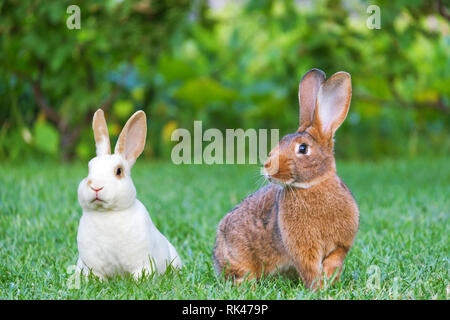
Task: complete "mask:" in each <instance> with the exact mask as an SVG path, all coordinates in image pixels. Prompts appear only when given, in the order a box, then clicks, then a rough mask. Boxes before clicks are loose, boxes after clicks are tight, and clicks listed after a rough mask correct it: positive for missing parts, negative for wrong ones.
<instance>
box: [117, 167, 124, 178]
mask: <svg viewBox="0 0 450 320" xmlns="http://www.w3.org/2000/svg"><path fill="white" fill-rule="evenodd" d="M116 176H118V177H122V176H123V168H122V167H121V166H118V167H117V168H116Z"/></svg>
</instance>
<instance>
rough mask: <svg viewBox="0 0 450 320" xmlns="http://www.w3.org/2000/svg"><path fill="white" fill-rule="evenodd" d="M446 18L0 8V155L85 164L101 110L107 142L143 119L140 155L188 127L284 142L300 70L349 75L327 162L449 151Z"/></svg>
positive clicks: (8, 1)
mask: <svg viewBox="0 0 450 320" xmlns="http://www.w3.org/2000/svg"><path fill="white" fill-rule="evenodd" d="M71 4H76V5H78V6H79V7H80V9H81V29H80V30H70V29H68V28H67V27H66V20H67V18H68V17H69V16H70V14H68V13H67V12H66V9H67V7H68V6H69V5H71ZM372 4H375V5H378V6H379V7H380V10H381V11H380V13H381V29H379V30H377V29H369V28H368V27H367V26H366V21H367V19H368V18H369V16H370V15H371V14H370V13H367V11H366V10H367V7H368V6H369V5H372ZM449 19H450V10H449V6H448V2H447V1H439V0H437V1H425V0H415V1H410V0H399V1H358V0H348V1H345V0H341V1H339V0H331V1H326V0H320V1H313V0H296V1H282V0H279V1H278V0H277V1H275V0H272V1H271V0H255V1H253V0H248V1H244V0H241V1H231V0H230V1H226V0H210V1H206V0H193V1H187V0H167V1H155V0H140V1H125V0H124V1H118V0H107V1H72V0H70V1H44V0H35V1H28V0H2V1H1V2H0V123H1V128H0V161H6V162H16V161H24V160H26V159H47V158H49V159H56V160H66V161H70V160H77V159H78V160H86V159H89V158H90V157H92V156H93V155H94V151H95V148H94V142H93V134H92V132H91V119H92V114H93V112H94V111H95V110H96V109H97V108H99V107H101V108H103V109H104V110H105V112H106V117H107V121H108V124H109V130H110V134H111V137H112V140H113V141H112V142H113V143H114V142H115V140H116V139H117V136H118V134H119V132H120V129H121V127H122V126H123V124H124V123H125V121H126V120H127V119H128V117H129V116H130V115H131V114H132V113H133V112H134V111H135V110H138V109H142V110H145V111H146V113H147V116H148V119H149V133H148V141H147V146H146V149H145V152H144V158H146V159H168V158H170V152H171V148H172V146H173V145H174V143H173V142H171V141H170V137H171V133H172V132H173V130H175V129H176V128H180V127H182V128H187V129H191V128H192V126H193V121H194V120H202V121H203V128H204V129H206V128H210V127H214V128H219V129H222V130H224V129H225V128H244V129H248V128H280V130H281V132H280V133H281V135H283V134H285V133H288V132H292V131H294V130H295V129H296V128H297V124H298V103H297V90H298V84H299V80H300V79H301V77H302V75H303V74H304V73H305V72H306V71H307V70H309V69H311V68H320V69H322V70H324V71H325V72H326V73H327V75H328V76H329V75H331V74H333V73H334V72H337V71H340V70H344V71H347V72H349V73H351V75H352V80H353V99H352V104H351V109H350V113H349V116H348V118H347V120H346V121H345V122H344V125H343V126H342V127H341V129H340V130H339V131H338V133H337V140H338V148H337V150H336V154H337V156H338V157H339V158H350V159H354V160H364V159H373V160H378V159H380V158H384V157H421V156H422V155H424V154H426V155H429V156H430V155H431V156H435V155H450V139H449V137H450V135H449V128H450V97H449V96H450V26H449Z"/></svg>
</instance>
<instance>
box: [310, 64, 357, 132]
mask: <svg viewBox="0 0 450 320" xmlns="http://www.w3.org/2000/svg"><path fill="white" fill-rule="evenodd" d="M351 97H352V80H351V77H350V74H349V73H347V72H343V71H340V72H336V73H335V74H333V75H332V76H331V77H330V78H328V79H327V81H325V82H324V83H323V84H322V85H321V86H320V89H319V93H318V94H317V101H316V110H315V114H314V125H316V126H318V127H319V128H320V130H321V131H322V133H323V134H325V135H326V136H333V135H334V133H335V132H336V130H337V129H338V128H339V127H340V125H341V124H342V122H343V121H344V120H345V117H346V116H347V113H348V109H349V108H350V99H351Z"/></svg>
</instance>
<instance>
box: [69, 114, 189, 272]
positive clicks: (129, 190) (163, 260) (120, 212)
mask: <svg viewBox="0 0 450 320" xmlns="http://www.w3.org/2000/svg"><path fill="white" fill-rule="evenodd" d="M92 127H93V130H94V136H95V145H96V152H97V156H96V157H95V158H93V159H92V160H91V161H90V162H89V174H88V176H87V177H86V178H85V179H83V180H82V181H81V182H80V185H79V186H78V201H79V203H80V205H81V207H82V208H83V215H82V217H81V220H80V225H79V227H78V236H77V242H78V253H79V258H78V262H77V270H78V272H80V273H83V274H84V275H87V274H89V272H91V271H92V273H93V274H94V275H96V276H98V277H99V278H100V279H105V278H107V277H110V276H114V275H123V274H127V273H131V274H132V275H133V276H134V278H135V279H138V278H139V277H140V276H141V275H142V273H143V271H144V270H145V271H146V273H147V274H151V273H153V272H156V273H163V272H164V271H165V270H166V268H167V266H168V265H169V264H171V265H172V266H173V267H175V268H181V265H182V264H181V260H180V257H179V256H178V253H177V251H176V250H175V248H174V247H173V246H172V244H171V243H170V242H169V241H168V240H167V239H166V237H165V236H164V235H162V234H161V233H160V232H159V231H158V229H157V228H156V227H155V225H154V224H153V222H152V220H151V218H150V216H149V213H148V212H147V210H146V208H145V206H144V205H143V204H142V203H141V202H140V201H139V200H137V199H136V189H135V187H134V184H133V181H132V180H131V167H132V166H133V164H134V163H135V162H136V158H137V157H138V156H139V155H140V154H141V153H142V151H143V150H144V145H145V139H146V134H147V122H146V117H145V113H144V112H143V111H138V112H136V113H135V114H133V116H131V118H130V119H129V120H128V121H127V123H126V124H125V127H124V128H123V130H122V132H121V133H120V136H119V139H118V141H117V144H116V148H115V152H114V154H112V155H111V147H110V142H109V134H108V129H107V126H106V121H105V116H104V114H103V110H101V109H99V110H97V112H95V114H94V118H93V122H92Z"/></svg>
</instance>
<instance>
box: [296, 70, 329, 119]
mask: <svg viewBox="0 0 450 320" xmlns="http://www.w3.org/2000/svg"><path fill="white" fill-rule="evenodd" d="M324 81H325V72H323V71H322V70H319V69H311V70H309V71H308V72H307V73H305V75H304V76H303V78H302V80H301V81H300V85H299V88H298V102H299V104H300V127H302V126H303V125H305V124H306V125H309V124H311V122H312V120H313V116H314V109H315V107H316V97H317V93H318V92H319V88H320V86H321V84H322V83H323V82H324Z"/></svg>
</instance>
